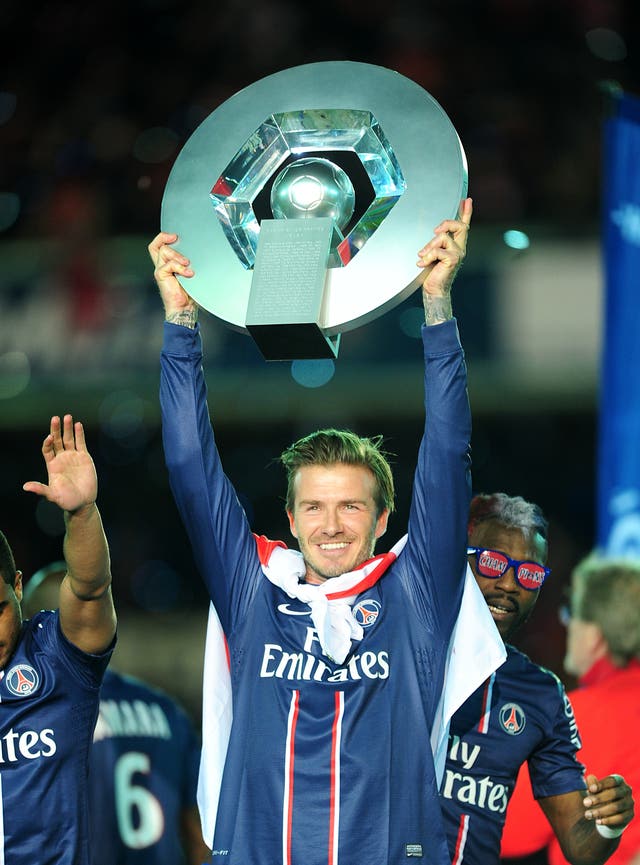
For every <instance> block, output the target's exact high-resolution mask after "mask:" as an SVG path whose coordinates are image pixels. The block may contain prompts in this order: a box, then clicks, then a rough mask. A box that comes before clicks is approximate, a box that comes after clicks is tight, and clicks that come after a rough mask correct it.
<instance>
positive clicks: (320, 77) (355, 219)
mask: <svg viewBox="0 0 640 865" xmlns="http://www.w3.org/2000/svg"><path fill="white" fill-rule="evenodd" d="M466 192H467V170H466V160H465V157H464V151H463V149H462V145H461V143H460V139H459V137H458V135H457V133H456V131H455V129H454V127H453V125H452V124H451V121H450V120H449V118H448V117H447V115H446V114H445V113H444V111H443V109H442V108H441V107H440V105H439V104H438V103H437V102H436V101H435V100H434V99H433V97H431V96H430V95H429V94H428V93H427V92H426V91H425V90H423V89H422V88H421V87H419V86H418V85H417V84H415V82H413V81H411V80H410V79H407V78H405V77H404V76H402V75H399V74H398V73H396V72H392V71H391V70H389V69H385V68H383V67H380V66H373V65H370V64H366V63H352V62H348V61H344V62H340V61H336V62H328V63H311V64H308V65H305V66H298V67H294V68H292V69H287V70H284V71H283V72H278V73H276V74H274V75H271V76H268V77H267V78H264V79H262V80H261V81H258V82H256V83H255V84H253V85H251V86H249V87H247V88H245V89H244V90H241V91H240V92H239V93H237V94H235V96H232V97H231V98H230V99H228V100H227V101H226V102H224V103H223V104H222V105H221V106H220V107H219V108H217V109H216V110H215V111H214V112H213V113H212V114H211V115H209V117H208V118H206V119H205V120H204V121H203V123H201V124H200V126H199V127H198V128H197V129H196V130H195V132H194V133H193V135H192V136H191V137H190V138H189V140H188V141H187V143H186V144H185V146H184V147H183V149H182V151H181V152H180V154H179V156H178V158H177V160H176V162H175V164H174V166H173V169H172V171H171V174H170V177H169V180H168V182H167V186H166V189H165V193H164V198H163V202H162V220H161V222H162V228H163V230H165V231H173V232H176V233H177V234H178V236H179V243H178V244H177V245H178V247H179V248H180V249H181V250H183V251H184V252H185V254H186V255H188V257H189V258H190V260H191V263H192V267H193V269H194V271H195V276H194V277H193V278H192V279H191V280H189V282H188V284H185V288H186V289H187V290H188V291H189V293H190V294H191V295H192V297H193V298H194V299H195V300H196V301H197V303H198V304H199V305H200V306H201V307H202V308H204V309H206V310H208V311H209V312H211V313H212V314H214V315H215V316H217V317H218V318H220V319H221V320H222V321H224V322H225V323H226V324H228V325H229V326H231V327H233V328H235V329H237V330H241V331H243V332H246V333H248V334H250V335H251V337H252V338H253V339H254V341H255V343H256V345H257V346H258V348H259V349H260V351H261V352H262V354H263V356H264V357H265V358H266V359H267V360H294V359H305V358H307V359H308V358H325V357H335V356H336V355H337V353H338V346H339V341H340V335H341V334H342V333H344V332H347V331H349V330H352V329H354V328H356V327H359V326H361V325H363V324H366V323H367V322H369V321H372V320H373V319H374V318H377V317H378V316H380V315H382V314H383V313H384V312H386V311H387V310H389V309H392V308H393V307H394V306H396V305H397V304H399V303H400V302H401V301H402V300H404V299H405V298H406V297H408V296H409V294H411V293H412V292H413V291H414V290H415V289H416V288H417V287H418V285H419V284H420V277H421V271H420V270H419V268H417V266H416V265H415V261H416V254H417V251H418V250H419V249H420V248H421V247H422V246H423V245H424V244H425V243H426V242H427V241H428V240H429V239H430V237H431V236H432V231H433V228H434V227H435V226H436V225H437V224H438V223H439V222H440V221H441V220H442V219H444V218H450V217H451V218H453V217H455V216H456V214H457V212H458V207H459V204H460V201H461V199H463V198H464V197H465V196H466Z"/></svg>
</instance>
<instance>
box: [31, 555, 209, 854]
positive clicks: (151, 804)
mask: <svg viewBox="0 0 640 865" xmlns="http://www.w3.org/2000/svg"><path fill="white" fill-rule="evenodd" d="M65 572H66V567H65V563H64V562H52V563H51V564H49V565H46V566H45V567H43V568H41V569H40V570H39V571H38V572H37V573H35V574H34V575H33V576H32V577H31V579H30V580H29V581H28V582H27V583H26V586H25V589H24V597H23V604H22V607H23V612H24V614H25V616H32V615H36V613H37V612H38V610H41V609H43V608H44V609H50V608H52V607H55V605H56V603H57V595H58V590H59V586H60V583H61V581H62V579H63V578H64V575H65ZM199 765H200V743H199V741H198V738H197V736H196V733H195V730H194V729H193V725H192V723H191V721H190V719H189V718H188V716H187V714H186V712H184V710H183V709H182V708H181V707H180V706H179V705H178V704H177V703H176V702H175V701H174V700H173V699H171V698H170V697H169V696H167V695H166V694H165V693H163V692H162V691H160V690H158V689H157V688H154V687H152V686H150V685H147V684H145V683H144V682H141V681H139V680H138V679H136V678H134V677H132V676H127V675H124V674H122V673H119V672H116V671H114V670H113V669H109V670H107V671H106V673H105V676H104V680H103V682H102V687H101V689H100V711H99V715H98V721H97V724H96V727H95V731H94V735H93V747H92V749H91V760H90V771H89V821H90V828H91V834H90V838H91V855H92V860H91V865H115V863H117V865H202V863H204V862H205V861H208V860H209V859H210V857H211V851H210V850H209V849H208V848H207V847H206V845H205V843H204V841H203V840H202V830H201V828H200V817H199V814H198V809H197V805H196V787H197V780H198V768H199Z"/></svg>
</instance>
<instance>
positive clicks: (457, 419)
mask: <svg viewBox="0 0 640 865" xmlns="http://www.w3.org/2000/svg"><path fill="white" fill-rule="evenodd" d="M471 213H472V202H471V199H465V200H464V201H463V202H462V204H461V207H460V218H459V219H457V220H446V221H444V222H442V223H441V224H440V225H438V226H437V227H436V229H435V231H434V237H433V239H432V240H431V241H430V242H429V243H428V244H427V245H426V246H425V247H424V248H423V249H422V250H420V253H419V256H418V262H417V263H418V266H419V267H421V268H423V270H424V274H425V276H424V279H423V286H422V297H423V304H424V310H425V325H424V326H423V341H424V360H425V429H424V435H423V439H422V443H421V445H420V452H419V455H418V462H417V466H416V472H415V479H414V486H413V497H412V503H411V515H410V519H409V538H408V541H407V546H406V547H405V555H406V557H407V564H408V569H407V570H408V573H410V575H411V579H412V580H413V585H414V590H415V591H417V592H419V593H423V594H424V597H425V599H426V601H425V604H424V612H425V616H427V617H428V618H429V619H431V620H432V624H433V625H434V627H438V628H442V629H443V632H444V635H445V636H446V632H447V631H449V630H450V628H451V626H452V625H453V621H454V619H455V615H456V613H457V609H458V603H459V600H460V596H461V592H462V580H463V575H464V566H465V561H466V559H465V555H464V553H465V550H466V524H467V518H468V509H469V500H470V495H471V478H470V456H469V441H470V437H471V417H470V411H469V401H468V397H467V386H466V385H467V379H466V368H465V363H464V355H463V352H462V347H461V345H460V342H459V337H458V332H457V327H456V322H455V320H453V319H452V312H451V287H452V284H453V281H454V279H455V276H456V273H457V271H458V269H459V267H460V264H461V263H462V260H463V258H464V256H465V252H466V245H467V235H468V231H469V225H470V222H471Z"/></svg>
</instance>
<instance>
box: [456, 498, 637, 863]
mask: <svg viewBox="0 0 640 865" xmlns="http://www.w3.org/2000/svg"><path fill="white" fill-rule="evenodd" d="M547 527H548V524H547V520H546V519H545V517H544V515H543V513H542V511H541V509H540V508H539V507H538V506H537V505H535V504H532V503H530V502H527V501H525V500H524V499H522V498H520V497H511V496H507V495H505V494H504V493H495V494H493V495H478V496H475V497H474V498H473V499H472V502H471V507H470V513H469V523H468V547H467V555H468V564H469V567H470V568H471V570H472V572H473V574H474V576H475V579H476V582H477V584H478V586H479V588H480V591H481V592H482V594H483V596H484V599H485V601H486V602H487V605H488V607H489V610H490V611H491V615H492V617H493V620H494V622H495V624H496V627H497V628H498V631H499V633H500V635H501V637H502V638H503V640H504V641H505V643H506V642H507V641H508V640H509V639H511V637H512V636H513V634H515V632H516V631H517V630H518V628H519V627H520V626H521V625H522V624H524V622H526V621H527V619H528V618H529V616H530V615H531V613H532V611H533V608H534V606H535V603H536V600H537V598H538V594H539V592H540V588H541V586H542V585H543V583H544V581H545V579H546V578H547V577H548V576H549V574H550V569H549V568H548V567H547V565H546V561H547ZM506 649H507V659H506V661H505V662H504V664H503V665H502V666H501V667H499V668H498V669H497V670H496V671H495V672H494V673H493V674H492V675H491V676H490V677H489V679H488V680H487V681H486V682H485V683H484V684H483V685H482V686H481V687H480V688H479V689H478V690H477V691H476V692H475V693H474V694H473V695H472V696H471V697H470V698H469V699H468V700H467V701H466V702H465V703H464V704H463V705H462V706H461V708H460V709H459V710H458V711H457V712H456V714H455V715H454V717H453V719H452V721H451V726H450V735H449V750H448V755H447V763H446V769H445V775H444V779H443V783H442V786H441V789H440V797H441V804H442V809H443V813H444V817H445V826H446V832H447V839H448V842H449V850H450V853H451V859H452V862H453V863H456V865H463V863H464V865H491V863H498V862H499V859H500V840H501V836H502V830H503V826H504V822H505V815H506V808H507V803H508V801H509V797H510V796H511V793H512V791H513V788H514V784H515V780H516V777H517V774H518V771H519V769H520V766H521V765H522V764H523V763H525V762H526V763H528V766H529V771H530V774H531V778H532V782H533V787H534V793H535V795H536V798H537V799H538V802H539V804H540V806H541V807H542V810H543V811H544V813H545V815H546V816H547V819H548V820H549V822H550V823H551V825H552V827H553V830H554V832H555V834H556V836H557V838H558V841H559V843H560V845H561V846H562V849H563V852H564V855H565V856H566V858H567V859H568V860H569V862H572V863H575V865H578V863H579V865H601V863H603V862H605V861H606V860H607V858H608V857H609V856H610V855H611V854H612V853H613V851H614V850H615V849H616V847H617V846H618V844H619V836H620V834H621V833H622V831H623V830H624V828H625V827H626V826H627V824H628V823H629V822H630V820H631V818H632V817H633V799H632V796H631V790H630V788H629V786H628V785H627V784H626V783H625V781H624V779H623V778H622V777H621V776H620V775H608V776H607V777H605V778H602V779H598V778H596V777H595V776H593V775H589V776H587V782H588V791H587V790H585V780H584V767H583V766H582V764H581V763H580V762H579V761H578V760H577V759H576V751H577V750H578V749H579V748H580V747H581V742H580V736H579V733H578V728H577V725H576V723H575V719H574V717H573V710H572V708H571V704H570V702H569V700H568V698H567V696H566V694H565V691H564V687H563V686H562V684H561V682H560V680H559V679H558V678H557V677H556V676H555V675H554V674H553V673H551V672H550V671H548V670H545V669H543V668H542V667H539V666H538V665H537V664H534V663H533V662H532V661H530V660H529V658H528V657H527V656H526V655H524V654H523V653H522V652H520V651H518V650H517V649H515V648H514V647H513V646H511V645H508V643H507V646H506Z"/></svg>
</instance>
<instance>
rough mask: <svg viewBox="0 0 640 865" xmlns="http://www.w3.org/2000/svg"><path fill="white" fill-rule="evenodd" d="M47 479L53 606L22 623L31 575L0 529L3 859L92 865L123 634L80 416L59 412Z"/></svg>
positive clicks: (37, 487) (47, 444) (26, 864)
mask: <svg viewBox="0 0 640 865" xmlns="http://www.w3.org/2000/svg"><path fill="white" fill-rule="evenodd" d="M42 455H43V457H44V461H45V466H46V470H47V476H48V477H47V480H48V483H47V484H44V483H40V482H38V481H29V482H28V483H25V484H24V486H23V489H24V490H26V491H28V492H33V493H35V494H36V495H39V496H42V497H44V498H46V499H47V500H48V501H50V502H53V503H54V504H56V505H58V507H60V508H61V509H62V510H63V511H64V520H65V534H64V542H63V553H64V557H65V561H66V575H65V578H64V580H63V581H62V584H61V586H60V592H59V598H58V603H57V607H58V610H57V611H56V612H46V613H39V614H38V615H37V616H35V617H34V618H33V619H31V620H29V621H24V622H23V621H22V611H21V606H20V602H21V600H22V574H21V572H20V571H19V570H16V564H15V560H14V557H13V553H12V551H11V548H10V546H9V544H8V542H7V539H6V538H5V536H4V535H3V534H2V533H1V532H0V575H1V576H2V580H1V581H0V613H1V615H0V670H1V671H2V673H1V675H0V702H1V706H0V709H1V711H0V765H1V769H2V771H1V772H0V800H1V801H0V806H1V811H0V814H1V815H2V823H1V824H0V825H1V832H0V862H6V863H7V865H34V863H36V862H37V863H42V865H48V863H51V865H53V863H55V865H89V861H90V856H89V836H88V818H87V796H86V786H87V774H88V757H89V749H90V747H91V736H92V734H93V728H94V725H95V722H96V717H97V714H98V691H99V687H100V682H101V681H102V677H103V675H104V671H105V668H106V666H107V664H108V663H109V658H110V657H111V652H112V649H113V644H114V640H115V632H116V614H115V610H114V607H113V601H112V598H111V587H110V586H111V572H110V565H109V548H108V546H107V541H106V538H105V535H104V531H103V528H102V521H101V518H100V514H99V512H98V508H97V505H96V497H97V493H98V484H97V478H96V472H95V467H94V464H93V460H92V459H91V456H90V455H89V452H88V451H87V447H86V443H85V437H84V430H83V427H82V424H81V423H75V424H74V422H73V418H72V417H71V415H65V416H64V420H63V421H62V422H61V420H60V418H59V417H53V418H51V425H50V432H49V435H47V437H46V438H45V440H44V443H43V445H42Z"/></svg>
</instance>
